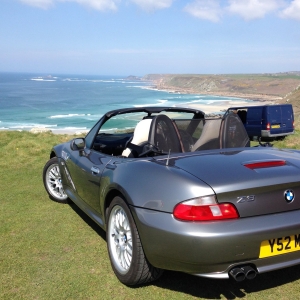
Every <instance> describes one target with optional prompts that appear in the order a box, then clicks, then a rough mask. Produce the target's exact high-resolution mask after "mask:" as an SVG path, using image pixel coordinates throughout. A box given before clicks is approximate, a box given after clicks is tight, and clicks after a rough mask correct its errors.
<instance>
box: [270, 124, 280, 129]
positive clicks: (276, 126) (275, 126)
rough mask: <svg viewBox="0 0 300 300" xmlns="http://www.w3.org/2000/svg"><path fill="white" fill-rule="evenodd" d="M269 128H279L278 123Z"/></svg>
mask: <svg viewBox="0 0 300 300" xmlns="http://www.w3.org/2000/svg"><path fill="white" fill-rule="evenodd" d="M271 128H280V125H279V124H276V125H271Z"/></svg>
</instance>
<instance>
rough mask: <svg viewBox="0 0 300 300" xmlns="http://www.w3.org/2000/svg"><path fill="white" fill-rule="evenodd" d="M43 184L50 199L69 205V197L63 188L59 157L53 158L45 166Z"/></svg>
mask: <svg viewBox="0 0 300 300" xmlns="http://www.w3.org/2000/svg"><path fill="white" fill-rule="evenodd" d="M43 182H44V187H45V189H46V191H47V193H48V195H49V198H50V199H52V200H53V201H56V202H59V203H68V196H67V194H66V193H65V191H64V189H63V186H62V181H61V175H60V170H59V165H58V159H57V157H53V158H51V159H50V160H49V161H48V162H47V163H46V164H45V167H44V170H43Z"/></svg>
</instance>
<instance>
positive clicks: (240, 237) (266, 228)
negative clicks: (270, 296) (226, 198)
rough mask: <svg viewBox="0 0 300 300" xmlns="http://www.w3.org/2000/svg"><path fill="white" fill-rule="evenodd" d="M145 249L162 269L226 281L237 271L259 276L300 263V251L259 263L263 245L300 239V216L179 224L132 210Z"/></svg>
mask: <svg viewBox="0 0 300 300" xmlns="http://www.w3.org/2000/svg"><path fill="white" fill-rule="evenodd" d="M131 209H132V212H133V216H134V218H135V220H136V224H137V227H138V231H139V234H140V237H141V241H142V245H143V249H144V251H145V254H146V257H147V259H148V260H149V261H150V263H151V264H152V265H154V266H156V267H158V268H162V269H167V270H175V271H181V272H186V273H190V274H194V275H198V276H204V277H211V278H228V277H229V275H228V272H229V271H230V270H231V269H232V268H233V267H235V266H240V265H245V264H253V265H255V266H256V268H257V270H258V272H259V273H263V272H268V271H272V270H276V269H281V268H284V267H289V266H293V265H297V264H300V252H299V251H296V252H291V253H288V254H282V255H277V256H272V257H268V258H262V259H259V258H258V257H259V251H260V244H261V242H262V241H264V240H268V239H276V238H280V237H285V236H288V235H294V234H300V221H299V220H300V211H292V212H286V213H281V214H273V215H269V216H259V217H252V218H244V219H243V218H241V219H238V220H228V221H219V222H205V223H204V222H201V223H200V222H199V223H192V222H181V221H178V220H176V219H174V217H173V216H172V214H168V213H162V212H155V211H150V210H147V209H142V208H132V207H131Z"/></svg>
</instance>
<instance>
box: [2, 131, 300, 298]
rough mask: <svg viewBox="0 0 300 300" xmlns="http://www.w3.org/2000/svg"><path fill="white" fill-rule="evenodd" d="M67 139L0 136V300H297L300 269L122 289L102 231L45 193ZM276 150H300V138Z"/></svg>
mask: <svg viewBox="0 0 300 300" xmlns="http://www.w3.org/2000/svg"><path fill="white" fill-rule="evenodd" d="M69 139H71V137H70V136H66V135H53V134H50V133H44V134H31V133H29V132H6V131H2V132H0V183H1V189H0V212H1V214H0V216H1V226H0V233H1V234H0V267H1V268H0V270H1V272H0V277H1V284H0V299H239V298H243V299H300V266H295V267H291V268H287V269H283V270H280V271H275V272H271V273H265V274H262V275H259V276H257V277H256V278H255V279H254V280H253V281H244V282H242V283H236V282H234V281H231V280H213V279H205V278H200V277H194V276H191V275H187V274H183V273H179V272H171V271H165V273H164V275H163V276H162V277H161V278H160V279H159V280H158V281H156V282H153V283H151V284H149V285H145V286H140V287H135V288H129V287H126V286H124V285H122V284H121V283H120V282H119V281H118V280H117V278H116V277H115V275H114V273H113V271H112V269H111V267H110V263H109V259H108V255H107V251H106V242H105V233H104V232H103V231H102V230H101V229H100V228H99V227H98V226H97V225H96V224H95V223H93V222H92V221H91V220H90V219H89V218H88V217H86V216H85V215H84V214H83V213H81V212H80V210H79V209H78V208H77V207H76V206H75V205H73V204H65V205H63V204H58V203H55V202H53V201H51V200H50V199H49V198H48V196H47V194H46V192H45V190H44V187H43V182H42V170H43V166H44V164H45V163H46V161H47V160H48V157H49V151H50V149H51V147H52V146H53V145H55V144H57V143H61V142H63V141H66V140H69ZM277 145H278V146H279V147H281V148H285V147H286V146H289V147H293V148H299V146H298V145H300V134H299V132H297V133H296V134H295V135H294V136H292V137H288V138H287V139H286V140H285V141H283V142H280V143H277ZM220 255H222V249H220Z"/></svg>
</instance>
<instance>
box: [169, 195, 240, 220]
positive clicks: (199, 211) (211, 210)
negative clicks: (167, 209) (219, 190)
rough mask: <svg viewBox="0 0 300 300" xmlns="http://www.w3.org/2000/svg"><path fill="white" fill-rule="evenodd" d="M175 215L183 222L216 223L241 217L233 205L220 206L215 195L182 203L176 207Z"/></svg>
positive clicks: (223, 204) (222, 204)
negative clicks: (216, 221) (215, 221)
mask: <svg viewBox="0 0 300 300" xmlns="http://www.w3.org/2000/svg"><path fill="white" fill-rule="evenodd" d="M173 215H174V217H175V218H176V219H178V220H182V221H214V220H225V219H237V218H238V217H239V214H238V212H237V210H236V208H235V206H234V205H233V204H231V203H221V204H218V203H217V201H216V198H215V196H214V195H211V196H205V197H200V198H196V199H192V200H188V201H184V202H181V203H179V204H177V205H176V206H175V208H174V211H173Z"/></svg>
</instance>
